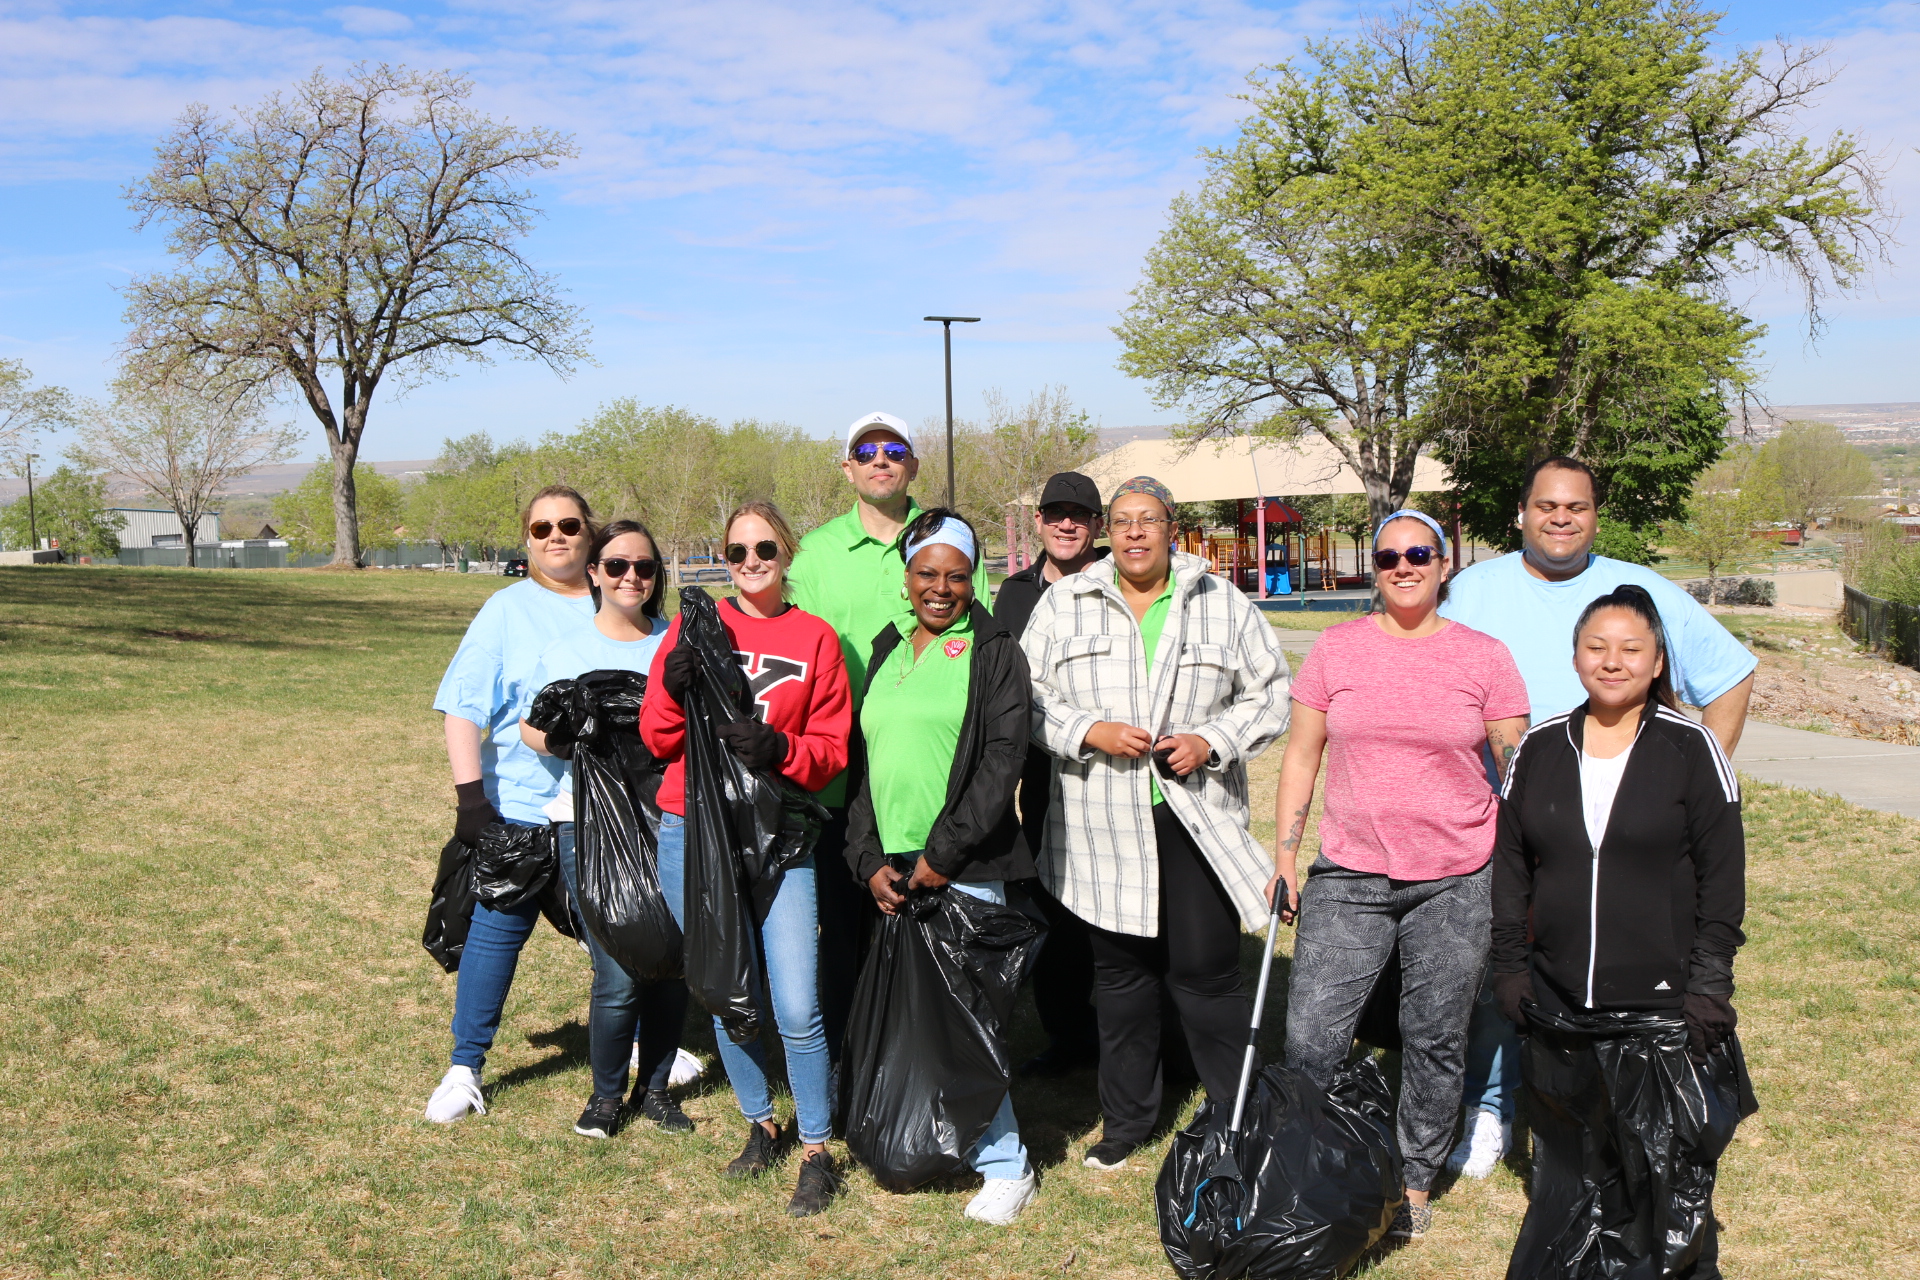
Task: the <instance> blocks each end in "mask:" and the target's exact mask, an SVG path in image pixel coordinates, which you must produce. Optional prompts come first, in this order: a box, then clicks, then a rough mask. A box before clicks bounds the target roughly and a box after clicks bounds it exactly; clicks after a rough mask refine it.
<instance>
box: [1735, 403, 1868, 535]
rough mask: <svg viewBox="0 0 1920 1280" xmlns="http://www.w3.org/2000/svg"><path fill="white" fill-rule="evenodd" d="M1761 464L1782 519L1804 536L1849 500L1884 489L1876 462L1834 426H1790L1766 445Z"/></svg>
mask: <svg viewBox="0 0 1920 1280" xmlns="http://www.w3.org/2000/svg"><path fill="white" fill-rule="evenodd" d="M1755 461H1756V463H1757V464H1758V468H1759V472H1760V482H1761V483H1762V484H1764V485H1765V486H1767V487H1768V488H1769V489H1770V490H1771V492H1772V495H1773V497H1774V498H1775V500H1776V502H1777V504H1778V508H1779V516H1780V518H1781V519H1783V520H1791V521H1792V522H1793V523H1794V526H1795V527H1796V528H1798V529H1799V530H1800V531H1801V533H1802V534H1805V532H1806V530H1807V527H1808V526H1809V525H1811V524H1812V523H1813V522H1814V521H1815V520H1816V519H1818V518H1819V517H1821V516H1824V515H1832V514H1834V513H1835V512H1837V511H1839V510H1840V508H1841V507H1842V506H1843V505H1844V504H1845V502H1846V500H1847V499H1849V498H1858V497H1862V496H1866V495H1867V494H1868V493H1869V492H1870V491H1871V490H1875V489H1877V488H1879V477H1878V476H1877V475H1876V474H1875V472H1874V468H1873V463H1872V462H1871V461H1870V460H1869V459H1868V458H1867V455H1866V454H1864V453H1862V452H1860V450H1858V449H1856V448H1854V447H1853V444H1852V443H1851V442H1850V441H1849V440H1848V439H1847V437H1846V434H1845V433H1844V432H1842V431H1841V430H1840V428H1838V427H1836V426H1834V425H1833V424H1832V423H1831V422H1789V423H1787V424H1786V425H1785V426H1784V427H1782V428H1781V429H1780V434H1779V435H1777V436H1775V437H1774V438H1773V439H1771V440H1769V441H1767V442H1766V443H1765V444H1763V445H1761V446H1760V453H1759V456H1758V458H1756V459H1755Z"/></svg>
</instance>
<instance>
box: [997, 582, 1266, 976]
mask: <svg viewBox="0 0 1920 1280" xmlns="http://www.w3.org/2000/svg"><path fill="white" fill-rule="evenodd" d="M1114 574H1115V570H1114V566H1113V562H1112V561H1111V560H1098V561H1096V562H1094V564H1092V565H1091V566H1089V567H1088V568H1087V569H1085V570H1084V571H1082V572H1080V573H1076V574H1071V575H1069V576H1067V577H1065V578H1062V579H1060V581H1058V582H1056V583H1054V584H1053V589H1052V590H1050V591H1048V592H1047V593H1046V594H1045V595H1043V596H1041V597H1040V602H1039V603H1038V604H1037V605H1035V606H1034V610H1033V616H1032V618H1031V619H1030V620H1029V621H1028V623H1027V629H1026V632H1025V633H1024V634H1023V635H1022V637H1021V640H1020V647H1021V648H1022V649H1023V650H1025V651H1026V655H1027V664H1028V666H1029V667H1030V668H1031V669H1032V672H1033V694H1034V697H1033V705H1034V728H1033V738H1034V741H1035V742H1038V743H1039V744H1040V745H1041V746H1042V747H1044V748H1045V749H1046V750H1047V752H1048V753H1049V754H1051V755H1052V756H1054V757H1055V758H1056V763H1055V766H1054V771H1053V803H1052V807H1051V808H1049V810H1048V811H1047V830H1046V835H1045V838H1044V840H1043V843H1042V846H1041V848H1040V849H1038V850H1035V857H1036V861H1037V862H1038V864H1039V868H1040V879H1041V882H1042V883H1044V884H1045V885H1046V886H1047V888H1048V890H1049V891H1051V892H1052V893H1053V895H1054V896H1055V897H1057V898H1058V899H1060V901H1061V902H1062V903H1063V904H1064V905H1065V906H1066V907H1067V909H1068V910H1070V911H1072V912H1073V913H1074V914H1075V915H1077V916H1079V917H1080V918H1081V919H1082V920H1085V921H1087V922H1088V923H1089V924H1093V925H1096V926H1098V927H1099V928H1102V929H1106V930H1109V931H1110V932H1113V933H1128V934H1134V935H1137V936H1140V937H1149V938H1150V937H1153V936H1155V935H1156V934H1158V933H1159V932H1160V861H1159V853H1158V849H1157V847H1156V845H1155V842H1154V835H1153V811H1152V808H1153V801H1152V798H1151V795H1150V793H1149V792H1148V790H1147V775H1148V771H1149V770H1150V769H1151V768H1152V767H1153V760H1152V757H1151V756H1145V757H1142V758H1140V759H1138V760H1127V759H1122V758H1120V757H1116V756H1109V755H1106V754H1104V753H1101V752H1097V751H1094V750H1092V749H1090V748H1087V747H1084V746H1083V745H1082V744H1083V743H1084V742H1085V740H1086V736H1087V730H1088V729H1091V728H1092V727H1093V726H1094V724H1095V723H1096V722H1098V721H1101V720H1119V721H1124V722H1126V723H1127V724H1131V725H1137V726H1139V727H1140V728H1142V729H1146V730H1147V731H1148V732H1150V733H1152V734H1153V735H1154V736H1155V737H1158V736H1160V735H1161V734H1163V733H1194V734H1198V735H1199V736H1201V737H1202V738H1205V739H1206V740H1207V741H1208V743H1210V744H1211V745H1212V747H1213V750H1214V752H1215V757H1216V758H1215V760H1210V761H1209V762H1208V763H1207V764H1206V765H1203V766H1202V767H1200V768H1198V769H1195V770H1194V771H1193V772H1192V773H1190V774H1188V775H1187V777H1186V778H1185V779H1184V780H1182V781H1179V782H1173V781H1169V780H1167V779H1164V778H1163V779H1161V780H1160V792H1161V795H1162V796H1164V797H1165V799H1166V802H1167V804H1168V805H1169V806H1171V807H1172V809H1173V813H1174V816H1175V817H1177V818H1179V819H1180V821H1181V822H1182V823H1183V824H1184V825H1185V826H1186V829H1187V831H1188V832H1189V833H1190V834H1191V835H1192V836H1193V839H1194V843H1195V844H1197V845H1198V846H1199V848H1200V850H1201V852H1202V853H1203V854H1205V855H1206V858H1207V861H1208V862H1209V863H1211V864H1212V866H1213V869H1214V871H1215V872H1216V873H1217V874H1218V875H1219V877H1220V882H1221V883H1222V884H1223V885H1225V886H1226V889H1227V892H1228V893H1229V894H1230V895H1232V898H1233V902H1234V906H1235V907H1237V908H1238V909H1239V912H1240V918H1241V920H1242V921H1243V922H1244V924H1245V926H1246V928H1247V929H1249V930H1255V931H1257V930H1259V929H1261V928H1263V927H1265V924H1266V920H1267V902H1266V886H1267V880H1268V879H1269V878H1270V877H1271V876H1272V875H1273V855H1272V854H1271V853H1270V852H1268V851H1267V850H1265V849H1263V848H1261V847H1260V845H1259V844H1258V843H1256V842H1255V840H1254V838H1253V836H1252V835H1251V834H1249V833H1248V831H1247V761H1248V760H1250V759H1252V758H1253V757H1255V756H1257V755H1259V754H1260V753H1261V752H1262V751H1264V750H1265V749H1266V748H1267V747H1268V746H1269V745H1271V744H1272V742H1273V741H1274V739H1276V738H1278V737H1279V736H1280V735H1281V734H1282V733H1284V732H1286V728H1287V717H1288V715H1289V713H1290V712H1291V710H1292V703H1291V702H1290V700H1289V699H1288V695H1287V689H1288V683H1289V681H1288V671H1287V659H1286V655H1285V654H1283V653H1282V652H1281V651H1280V644H1279V641H1277V640H1276V639H1275V638H1274V634H1273V628H1272V627H1271V626H1269V625H1268V624H1267V621H1266V619H1264V618H1263V617H1262V616H1261V614H1260V611H1259V610H1258V609H1256V608H1254V607H1253V605H1252V604H1251V603H1249V602H1248V600H1247V598H1246V597H1245V596H1243V595H1242V594H1241V593H1240V592H1239V591H1238V590H1237V589H1235V588H1234V587H1233V585H1232V584H1230V583H1229V582H1227V581H1226V579H1224V578H1220V577H1216V576H1215V575H1213V574H1211V573H1209V572H1207V562H1206V561H1204V560H1202V559H1200V558H1199V557H1198V556H1190V555H1187V554H1185V553H1183V552H1175V553H1174V556H1173V578H1174V592H1173V600H1172V601H1171V603H1170V606H1169V608H1168V610H1167V624H1166V629H1165V630H1164V631H1162V632H1161V634H1160V645H1159V648H1158V649H1157V650H1156V651H1155V653H1154V660H1153V672H1152V674H1151V676H1149V674H1148V672H1147V663H1146V654H1145V653H1144V651H1143V649H1142V646H1141V641H1140V627H1139V624H1137V623H1136V622H1135V621H1134V619H1133V613H1132V611H1131V610H1130V609H1128V608H1127V605H1126V602H1125V601H1124V600H1123V599H1121V597H1120V590H1119V588H1118V586H1117V585H1115V578H1114Z"/></svg>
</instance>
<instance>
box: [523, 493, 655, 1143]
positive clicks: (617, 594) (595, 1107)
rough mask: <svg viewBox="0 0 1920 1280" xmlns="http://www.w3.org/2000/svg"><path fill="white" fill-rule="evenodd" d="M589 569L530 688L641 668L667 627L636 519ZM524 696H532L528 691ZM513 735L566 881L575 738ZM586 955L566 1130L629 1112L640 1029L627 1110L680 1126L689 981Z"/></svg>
mask: <svg viewBox="0 0 1920 1280" xmlns="http://www.w3.org/2000/svg"><path fill="white" fill-rule="evenodd" d="M587 574H588V577H589V579H590V580H591V581H592V583H593V588H594V598H595V599H596V600H597V601H598V603H599V609H598V611H597V612H596V613H595V614H594V615H593V625H592V626H590V627H582V628H579V629H577V630H570V631H568V632H566V633H565V634H563V635H561V636H560V637H559V638H557V639H555V640H554V641H553V642H552V643H551V644H549V645H548V646H547V647H546V649H545V651H544V652H542V653H541V655H540V661H539V662H538V663H537V664H536V666H535V668H534V678H533V679H532V681H530V682H529V685H528V687H529V689H530V690H531V691H532V693H535V694H537V693H538V692H539V691H540V690H541V689H544V688H545V687H546V686H547V685H549V684H551V683H552V682H553V681H555V680H571V679H574V678H575V677H577V676H581V675H584V674H586V673H587V672H589V671H638V672H641V673H643V674H644V673H645V672H646V670H647V668H648V667H649V666H650V665H651V664H652V662H653V654H654V650H656V649H658V648H659V647H660V641H661V639H662V638H663V637H664V636H665V635H666V630H667V622H666V619H665V618H662V617H661V616H660V597H661V594H662V593H663V591H664V589H665V585H666V579H665V575H664V574H663V573H662V571H661V567H660V552H659V549H658V548H657V547H656V546H655V544H654V541H653V535H652V534H651V533H649V532H647V527H646V526H645V525H643V524H641V523H640V522H639V521H637V520H615V521H614V522H613V523H612V524H609V525H607V526H606V527H605V528H603V529H601V530H600V534H599V536H598V537H596V538H595V539H594V540H593V547H592V549H591V551H590V552H589V554H588V557H587ZM528 701H529V704H530V703H531V701H532V699H531V698H529V699H528ZM520 737H521V739H522V740H523V741H524V742H525V743H526V744H527V745H528V746H529V747H531V748H533V750H534V751H536V752H538V753H539V755H540V758H541V760H542V761H543V762H544V763H545V764H547V765H548V766H549V767H550V768H551V769H552V770H553V775H554V786H553V798H552V799H551V800H550V801H549V802H548V804H547V807H546V813H547V816H548V817H549V818H551V819H552V820H553V822H554V824H555V826H554V834H555V835H556V836H557V837H558V844H559V847H560V868H561V871H562V872H563V873H564V874H565V875H566V877H567V885H568V887H569V888H572V887H573V885H574V884H575V883H576V882H577V880H578V875H577V872H576V869H575V868H576V865H577V856H576V853H575V848H576V845H575V838H574V836H575V833H574V824H573V816H574V815H573V790H572V777H571V773H570V771H569V770H568V769H567V768H566V764H565V762H566V760H567V759H570V758H571V757H572V755H573V745H572V744H571V743H563V742H561V741H559V740H557V739H555V740H549V736H548V735H547V734H545V733H542V732H541V731H540V730H538V729H536V728H534V727H533V726H532V725H530V724H528V723H527V722H526V721H525V720H524V719H522V720H521V721H520ZM587 950H588V953H589V954H590V955H592V957H593V1003H592V1006H591V1008H590V1009H589V1011H588V1014H587V1056H588V1059H589V1060H590V1061H591V1062H592V1064H593V1096H592V1097H591V1098H589V1099H588V1100H587V1107H586V1110H585V1111H583V1112H581V1113H580V1119H579V1120H578V1121H577V1122H575V1124H574V1126H573V1131H574V1132H575V1133H577V1134H580V1135H581V1136H583V1137H588V1138H611V1137H612V1136H613V1135H614V1134H615V1133H617V1132H618V1131H619V1129H620V1126H621V1124H622V1122H623V1120H624V1119H625V1116H626V1114H627V1111H626V1107H625V1105H624V1104H623V1101H622V1099H623V1098H624V1096H625V1094H626V1091H627V1067H628V1065H629V1061H630V1059H629V1057H628V1054H629V1051H630V1050H631V1049H632V1048H633V1047H634V1037H635V1033H636V1032H638V1035H639V1055H638V1056H639V1061H638V1063H637V1064H635V1065H637V1066H638V1067H639V1078H638V1079H637V1080H636V1081H635V1082H634V1090H633V1094H634V1096H633V1105H632V1110H633V1111H635V1112H637V1113H639V1114H641V1115H644V1116H645V1117H646V1118H647V1119H648V1120H650V1121H652V1122H653V1123H654V1124H655V1125H657V1126H658V1127H660V1128H662V1129H665V1130H668V1131H669V1132H673V1133H687V1132H691V1131H692V1129H693V1122H692V1121H691V1120H689V1119H688V1118H687V1116H686V1113H685V1112H683V1111H682V1110H681V1109H680V1105H679V1103H677V1102H675V1101H674V1099H673V1095H672V1094H670V1093H669V1092H668V1091H667V1086H668V1084H669V1083H670V1081H671V1077H672V1072H673V1066H674V1063H675V1061H676V1060H677V1059H678V1058H679V1056H680V1052H679V1051H680V1030H681V1027H682V1026H683V1025H684V1024H685V1022H686V1020H687V984H686V983H685V982H684V981H683V980H681V979H679V978H668V979H665V980H663V981H660V982H644V983H642V982H635V981H634V980H633V976H632V975H631V974H629V973H628V972H627V971H626V970H625V969H623V968H621V967H620V964H619V962H618V961H616V960H615V959H614V958H613V957H612V956H610V955H608V954H607V953H606V952H605V951H603V950H601V948H600V944H599V943H597V942H594V941H593V940H592V938H591V937H590V936H589V937H588V940H587Z"/></svg>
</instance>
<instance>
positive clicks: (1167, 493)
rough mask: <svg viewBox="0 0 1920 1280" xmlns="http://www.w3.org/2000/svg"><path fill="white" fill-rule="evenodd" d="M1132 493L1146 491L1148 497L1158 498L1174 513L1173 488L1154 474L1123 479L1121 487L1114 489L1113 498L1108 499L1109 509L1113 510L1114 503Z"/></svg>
mask: <svg viewBox="0 0 1920 1280" xmlns="http://www.w3.org/2000/svg"><path fill="white" fill-rule="evenodd" d="M1130 493H1144V494H1146V495H1147V496H1148V497H1151V498H1158V499H1160V502H1161V504H1162V505H1163V506H1165V507H1166V509H1167V514H1168V515H1172V514H1173V490H1171V489H1169V488H1167V486H1165V485H1163V484H1161V483H1160V482H1159V481H1158V480H1155V479H1154V478H1153V477H1152V476H1135V477H1134V478H1133V479H1131V480H1123V481H1121V483H1120V487H1119V488H1118V489H1115V490H1114V491H1113V496H1112V497H1111V498H1108V499H1107V510H1109V511H1111V510H1113V504H1114V503H1116V502H1118V501H1120V499H1122V498H1124V497H1126V496H1127V495H1128V494H1130Z"/></svg>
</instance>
